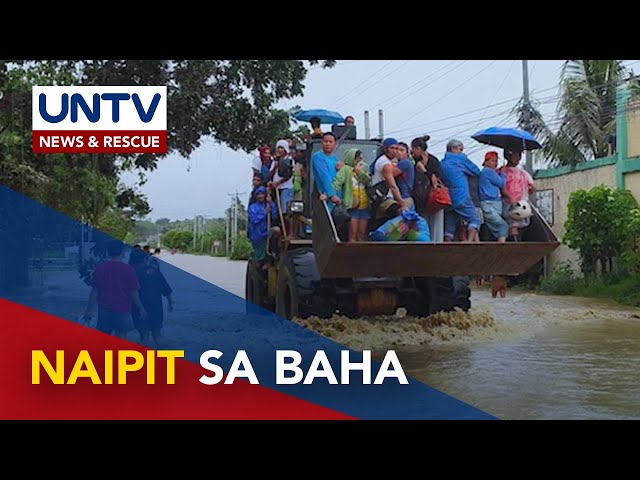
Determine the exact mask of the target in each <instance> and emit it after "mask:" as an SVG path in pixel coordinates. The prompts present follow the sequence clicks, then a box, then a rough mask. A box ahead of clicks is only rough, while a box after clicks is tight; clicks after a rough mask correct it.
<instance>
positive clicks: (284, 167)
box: [278, 157, 293, 178]
mask: <svg viewBox="0 0 640 480" xmlns="http://www.w3.org/2000/svg"><path fill="white" fill-rule="evenodd" d="M278 176H279V177H280V178H291V177H292V176H293V158H291V157H284V158H282V159H280V160H279V161H278Z"/></svg>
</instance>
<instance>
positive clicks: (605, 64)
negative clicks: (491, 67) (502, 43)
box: [517, 60, 638, 166]
mask: <svg viewBox="0 0 640 480" xmlns="http://www.w3.org/2000/svg"><path fill="white" fill-rule="evenodd" d="M624 83H628V84H629V86H630V88H631V89H632V91H634V92H637V91H638V81H637V79H636V78H635V77H634V76H633V71H632V70H630V69H628V68H627V67H625V66H624V64H623V63H622V60H567V61H566V62H565V64H564V66H563V68H562V73H561V78H560V100H559V102H558V107H557V112H556V116H555V117H554V118H555V119H554V120H552V121H551V122H549V123H548V124H547V123H545V121H544V120H543V118H542V115H541V114H540V112H539V111H538V110H536V109H535V108H531V109H530V123H529V125H530V131H531V133H532V134H534V135H535V136H536V137H537V138H538V139H539V140H540V141H541V142H542V144H543V147H544V149H543V152H542V154H543V155H544V157H545V158H546V159H547V160H548V161H549V163H550V164H551V165H552V166H560V165H575V164H577V163H582V162H586V161H589V160H592V159H594V158H600V157H605V156H607V155H608V142H609V137H610V135H613V134H615V131H616V130H615V129H616V122H615V118H616V89H617V88H618V87H619V86H620V85H622V84H624ZM517 112H518V123H519V126H520V127H521V128H524V126H525V121H524V114H525V106H524V105H523V103H522V102H521V103H520V104H519V105H518V106H517Z"/></svg>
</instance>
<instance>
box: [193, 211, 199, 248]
mask: <svg viewBox="0 0 640 480" xmlns="http://www.w3.org/2000/svg"><path fill="white" fill-rule="evenodd" d="M197 225H198V216H197V215H194V217H193V253H196V237H197V236H198V228H197Z"/></svg>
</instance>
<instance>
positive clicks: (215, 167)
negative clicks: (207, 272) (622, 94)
mask: <svg viewBox="0 0 640 480" xmlns="http://www.w3.org/2000/svg"><path fill="white" fill-rule="evenodd" d="M563 62H564V61H563V60H530V61H529V85H530V87H529V88H530V96H531V99H532V101H533V102H534V104H535V105H536V107H537V108H538V109H539V110H540V111H541V113H542V114H543V116H544V117H545V120H546V121H547V122H549V121H550V120H551V122H553V117H554V115H555V108H556V102H557V96H558V82H559V79H560V69H561V67H562V64H563ZM635 63H638V62H637V61H627V65H629V66H630V67H631V68H633V67H634V66H635V65H634V64H635ZM635 67H636V69H637V66H635ZM304 84H305V89H304V95H303V96H302V97H297V98H294V99H291V100H286V101H283V102H281V103H280V104H279V105H278V106H279V107H282V108H290V107H292V106H294V105H300V106H301V107H302V108H303V109H311V108H326V109H329V110H337V111H339V112H340V113H341V114H342V115H343V116H346V115H353V116H354V117H355V119H356V126H357V128H358V137H359V138H364V111H365V110H368V111H369V114H370V124H371V133H372V136H377V134H378V109H382V110H383V112H384V134H385V136H393V137H395V138H397V139H398V140H401V141H405V142H407V143H409V142H410V141H411V140H412V139H413V138H414V137H416V136H418V135H421V134H425V133H427V134H429V135H431V140H430V141H429V151H430V153H433V154H434V155H436V156H437V157H438V158H442V156H443V154H444V147H445V144H446V142H447V141H448V140H450V139H451V138H458V139H459V140H461V141H462V142H463V143H464V144H465V151H466V153H467V155H469V158H471V160H472V161H474V162H475V163H477V164H478V165H480V164H481V163H482V158H483V156H484V152H486V151H488V150H490V149H491V148H490V147H487V146H484V145H480V144H479V143H478V142H476V141H475V140H473V139H471V138H470V136H471V135H472V134H473V133H475V132H476V131H478V130H481V129H483V128H487V127H491V126H504V127H513V126H515V120H514V116H513V115H511V116H509V113H510V111H511V109H512V107H513V106H514V105H515V104H516V102H517V101H518V99H519V97H521V96H522V90H523V83H522V61H521V60H466V61H465V60H393V61H389V60H344V61H342V60H341V61H338V62H337V65H336V66H335V67H334V68H332V69H328V70H325V69H321V68H318V67H316V66H314V67H311V68H310V70H309V72H308V75H307V78H306V80H305V81H304ZM453 116H455V118H449V119H447V118H448V117H453ZM253 156H254V154H247V153H245V152H242V151H237V152H236V151H233V150H231V149H229V148H227V147H226V146H224V145H220V144H216V143H214V142H212V141H208V142H206V143H205V144H204V145H203V146H202V147H201V148H199V149H198V150H196V151H195V152H194V153H193V154H192V155H191V157H190V158H189V159H185V158H183V157H181V156H179V155H177V154H175V155H170V156H168V157H167V158H165V159H163V160H161V161H160V162H159V167H158V169H157V170H155V171H153V172H150V173H149V174H148V175H147V178H148V181H147V183H146V184H145V185H144V186H142V187H141V188H140V191H141V192H142V193H144V194H146V195H147V199H148V201H149V203H150V205H151V208H152V212H151V214H150V215H149V217H150V218H151V219H153V220H156V219H158V218H162V217H168V218H171V219H184V218H192V217H194V216H195V215H204V216H207V217H210V218H214V217H222V216H224V211H225V209H226V208H227V207H228V205H229V203H230V195H231V194H232V193H234V192H236V191H237V192H238V193H240V194H241V199H242V200H243V201H244V202H245V203H246V200H247V198H248V193H249V192H250V190H251V160H252V158H253ZM534 167H536V165H534ZM134 178H135V177H134V176H133V175H126V176H125V177H123V180H124V181H125V182H126V183H127V184H132V183H133V181H134V180H133V179H134Z"/></svg>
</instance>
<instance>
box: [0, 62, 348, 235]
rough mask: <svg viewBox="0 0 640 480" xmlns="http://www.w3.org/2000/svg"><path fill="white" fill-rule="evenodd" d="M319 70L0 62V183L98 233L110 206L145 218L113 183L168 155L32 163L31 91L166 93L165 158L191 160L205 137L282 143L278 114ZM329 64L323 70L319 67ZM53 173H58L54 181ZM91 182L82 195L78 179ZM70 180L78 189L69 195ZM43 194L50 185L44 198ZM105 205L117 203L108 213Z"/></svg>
mask: <svg viewBox="0 0 640 480" xmlns="http://www.w3.org/2000/svg"><path fill="white" fill-rule="evenodd" d="M316 63H319V61H317V60H312V61H309V62H305V61H302V60H85V61H75V60H37V61H13V62H7V61H0V92H2V98H1V99H0V158H2V162H1V164H0V167H1V168H0V183H2V184H4V185H7V186H9V187H10V188H13V189H15V190H17V191H19V192H21V193H24V194H26V195H29V196H32V197H34V198H36V199H37V200H40V201H43V202H44V203H45V204H47V205H49V206H53V205H50V203H48V202H56V203H57V204H56V205H55V206H54V208H59V209H60V210H61V211H62V212H63V213H66V214H68V215H70V216H72V217H75V218H78V219H80V220H85V221H88V222H89V223H91V224H92V225H94V226H99V225H98V224H97V223H96V221H97V220H96V219H97V218H99V217H100V215H101V214H102V213H103V211H106V210H108V208H110V207H116V206H118V207H120V208H129V209H131V210H132V211H135V212H136V213H137V214H138V215H139V216H143V215H145V214H146V213H148V205H146V200H145V199H144V197H142V196H141V195H140V194H139V193H137V192H136V191H135V189H124V188H119V187H118V184H117V182H114V180H115V179H117V178H118V177H119V175H120V174H121V173H122V172H124V171H128V170H135V171H137V172H138V173H139V174H140V176H139V178H140V182H141V183H142V182H144V172H146V171H149V170H153V169H155V168H156V167H157V164H158V161H159V159H161V158H162V157H163V156H164V155H153V154H140V155H131V156H116V155H106V154H105V155H74V156H70V155H66V156H61V158H60V159H59V160H56V161H55V162H52V161H51V157H52V156H46V157H42V156H38V155H34V154H33V153H32V151H31V86H32V85H167V87H168V102H167V109H168V112H167V113H168V116H167V118H168V124H167V140H168V142H167V143H168V152H167V154H170V153H174V152H177V153H179V154H180V155H182V156H184V157H188V156H189V154H191V153H192V152H193V151H194V150H195V149H196V148H198V147H199V146H200V145H201V142H202V140H203V139H204V138H205V137H213V138H214V139H215V140H217V141H219V142H222V143H225V144H227V145H228V146H229V147H231V148H233V149H243V150H246V151H247V152H249V151H252V150H254V149H255V148H256V147H257V146H258V145H260V144H262V143H270V142H272V141H273V139H274V138H278V137H280V136H282V135H285V134H286V133H285V132H289V131H290V130H289V127H290V112H288V111H284V110H281V109H278V108H275V105H276V104H277V102H279V101H280V100H282V99H286V98H293V97H295V96H299V95H301V94H302V93H303V89H304V85H303V81H304V79H305V77H306V73H307V67H308V65H310V64H311V65H313V64H316ZM334 63H335V62H334V61H323V62H322V63H321V65H322V66H323V67H331V66H333V64H334ZM56 169H57V170H59V171H55V172H52V170H56ZM60 170H62V171H60ZM88 171H89V172H91V173H87V172H88ZM90 175H92V177H89V183H88V184H86V187H85V183H84V180H85V178H84V177H85V176H90ZM99 177H104V179H101V178H99ZM62 178H64V179H65V180H62ZM69 178H72V179H73V182H75V183H78V184H79V185H76V186H75V187H74V188H75V191H74V192H69V193H67V191H66V190H65V187H66V186H68V185H69ZM109 182H110V183H109ZM98 183H99V184H100V185H99V186H98V185H97V184H98ZM45 185H49V187H48V190H49V194H47V193H46V190H47V189H46V188H45V187H44V186H45ZM96 188H98V190H96ZM103 195H104V197H102V196H103ZM98 197H100V198H98ZM88 198H90V199H91V201H92V202H93V204H92V206H90V207H87V206H85V205H82V204H83V202H85V201H87V199H88ZM75 199H78V201H75ZM109 199H111V200H112V202H117V203H118V204H117V205H116V204H114V203H111V204H109V202H108V201H107V200H109ZM69 200H71V201H69ZM145 206H146V207H145ZM98 207H99V208H98ZM87 210H88V211H87Z"/></svg>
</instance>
